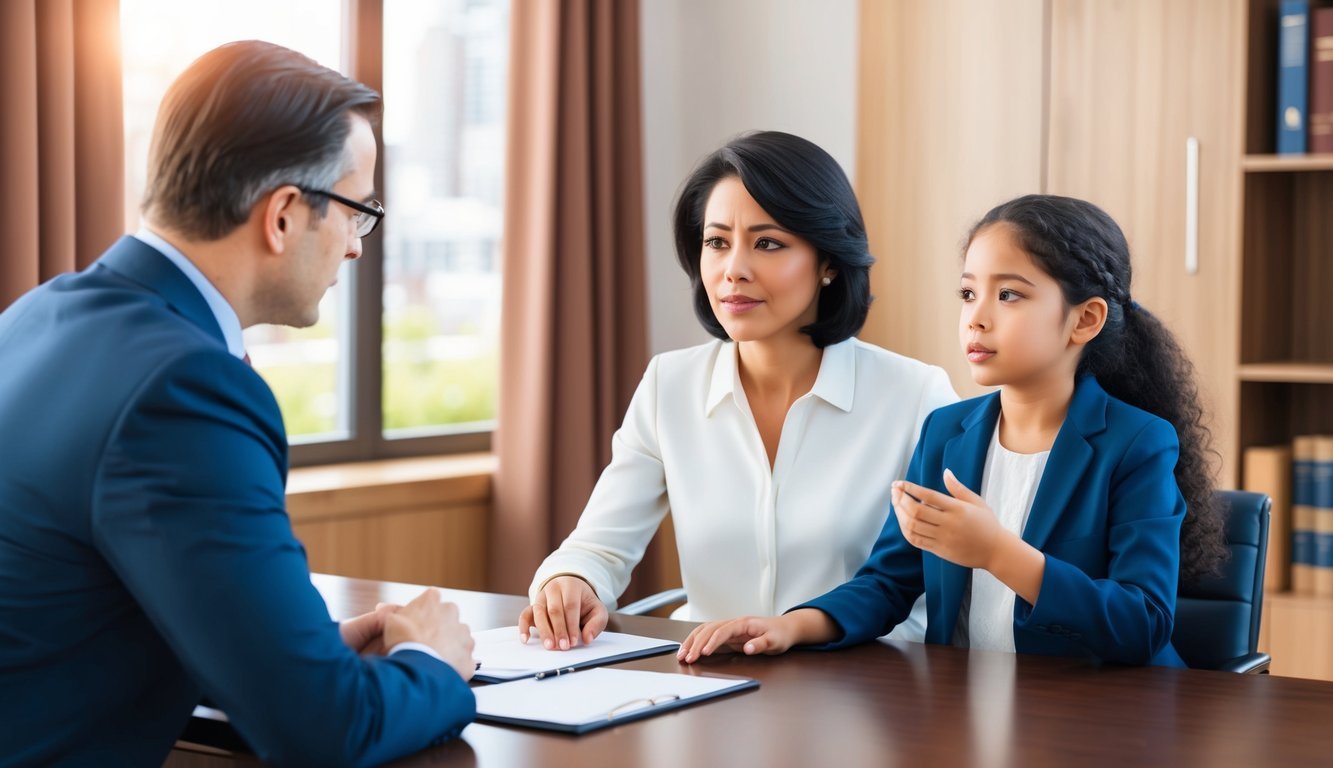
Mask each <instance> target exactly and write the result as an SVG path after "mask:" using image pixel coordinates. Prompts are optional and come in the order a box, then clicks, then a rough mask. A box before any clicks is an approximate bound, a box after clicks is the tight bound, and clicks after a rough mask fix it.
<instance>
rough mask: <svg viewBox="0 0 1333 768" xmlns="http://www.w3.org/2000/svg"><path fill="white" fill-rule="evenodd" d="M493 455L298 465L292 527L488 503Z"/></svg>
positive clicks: (292, 482)
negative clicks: (375, 514)
mask: <svg viewBox="0 0 1333 768" xmlns="http://www.w3.org/2000/svg"><path fill="white" fill-rule="evenodd" d="M495 466H496V459H495V456H494V455H493V454H490V453H467V454H456V455H452V456H426V457H417V458H410V459H385V460H382V461H367V462H356V463H351V464H326V465H322V466H310V467H297V468H294V469H292V470H291V471H290V472H289V474H288V478H287V512H288V514H289V515H290V516H291V519H292V522H293V523H308V522H317V521H324V520H336V519H340V518H349V517H365V516H366V515H367V514H374V513H375V512H376V511H379V510H384V511H402V510H404V509H410V508H414V507H422V506H430V507H435V508H439V507H442V506H449V507H452V506H469V505H489V504H490V499H491V480H492V477H493V476H494V475H495Z"/></svg>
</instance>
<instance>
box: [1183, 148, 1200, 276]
mask: <svg viewBox="0 0 1333 768" xmlns="http://www.w3.org/2000/svg"><path fill="white" fill-rule="evenodd" d="M1198 271H1199V140H1198V139H1196V138H1194V137H1193V136H1191V137H1189V138H1188V139H1185V272H1186V273H1188V274H1191V275H1193V274H1197V273H1198Z"/></svg>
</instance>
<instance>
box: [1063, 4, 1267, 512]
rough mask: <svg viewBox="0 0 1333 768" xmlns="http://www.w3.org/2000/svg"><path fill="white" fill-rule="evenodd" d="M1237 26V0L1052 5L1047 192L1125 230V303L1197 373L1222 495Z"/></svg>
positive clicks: (1233, 258)
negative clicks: (1130, 273)
mask: <svg viewBox="0 0 1333 768" xmlns="http://www.w3.org/2000/svg"><path fill="white" fill-rule="evenodd" d="M1244 30H1245V6H1244V3H1243V2H1238V1H1237V0H1173V1H1172V2H1168V3H1163V2H1160V0H1128V1H1126V2H1114V3H1108V2H1103V0H1054V1H1053V2H1052V3H1051V5H1050V78H1049V92H1050V97H1049V113H1048V114H1049V117H1048V120H1047V125H1048V131H1049V132H1048V140H1047V152H1046V158H1047V166H1046V191H1047V192H1049V193H1051V194H1058V195H1070V196H1072V197H1079V198H1083V199H1086V200H1089V201H1091V202H1093V203H1096V204H1097V205H1099V206H1101V207H1102V208H1103V209H1105V210H1106V212H1107V213H1109V214H1110V215H1111V217H1112V218H1114V219H1115V220H1116V221H1117V222H1118V223H1119V224H1120V226H1121V227H1122V228H1123V229H1124V231H1125V236H1126V237H1127V238H1128V240H1129V244H1130V252H1131V258H1132V263H1133V267H1134V285H1133V293H1134V297H1135V298H1136V300H1138V302H1139V303H1140V304H1142V305H1143V306H1144V307H1147V308H1148V309H1149V310H1150V311H1152V312H1153V313H1154V314H1155V315H1157V316H1158V317H1159V318H1160V319H1161V320H1162V321H1163V322H1164V323H1165V324H1166V325H1167V327H1169V328H1170V329H1171V330H1172V331H1173V332H1174V333H1175V335H1176V337H1177V339H1178V340H1179V341H1180V343H1181V345H1182V346H1183V347H1184V349H1185V351H1186V353H1187V354H1188V355H1189V357H1190V359H1191V360H1192V361H1193V362H1194V365H1195V366H1196V368H1197V371H1198V377H1197V378H1198V382H1199V385H1200V389H1201V390H1202V395H1203V397H1204V400H1205V404H1206V407H1207V409H1208V412H1209V413H1210V414H1211V415H1212V417H1213V418H1212V431H1213V438H1214V441H1215V447H1217V448H1218V449H1219V451H1220V453H1221V456H1222V457H1223V461H1222V465H1221V466H1220V467H1219V481H1220V482H1221V484H1222V485H1224V486H1228V487H1234V486H1235V484H1236V482H1237V478H1238V477H1239V475H1238V474H1237V471H1236V470H1237V467H1238V462H1237V455H1238V454H1237V452H1236V430H1237V425H1236V419H1235V418H1234V414H1235V413H1236V408H1237V390H1238V382H1237V380H1236V376H1235V371H1236V364H1237V354H1238V349H1239V341H1238V340H1239V335H1240V326H1239V324H1238V322H1237V312H1236V307H1237V306H1238V305H1239V282H1238V278H1239V271H1238V269H1237V248H1236V242H1237V236H1238V229H1239V228H1238V227H1237V226H1236V224H1237V219H1238V212H1239V210H1240V207H1239V200H1240V173H1239V171H1240V156H1241V132H1242V119H1241V118H1242V110H1241V99H1242V95H1243V92H1244V89H1243V76H1242V74H1243V67H1244V59H1243V57H1239V56H1237V55H1236V52H1237V51H1238V50H1241V44H1242V41H1243V39H1244ZM1191 144H1193V146H1195V147H1196V148H1197V154H1196V162H1194V163H1190V162H1189V153H1190V146H1191ZM1191 177H1192V178H1191ZM1191 189H1193V190H1194V192H1196V193H1197V194H1195V195H1191ZM1192 208H1193V210H1191V209H1192ZM1191 242H1193V243H1194V244H1195V245H1194V248H1195V253H1194V255H1192V256H1191V255H1190V254H1189V253H1187V246H1188V245H1189V244H1190V243H1191ZM1191 262H1192V263H1191Z"/></svg>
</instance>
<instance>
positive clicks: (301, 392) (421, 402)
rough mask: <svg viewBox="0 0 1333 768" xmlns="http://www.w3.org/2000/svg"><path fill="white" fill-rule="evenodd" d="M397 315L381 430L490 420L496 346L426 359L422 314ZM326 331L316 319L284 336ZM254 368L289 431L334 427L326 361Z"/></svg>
mask: <svg viewBox="0 0 1333 768" xmlns="http://www.w3.org/2000/svg"><path fill="white" fill-rule="evenodd" d="M397 315H398V316H397V317H395V318H394V319H392V320H391V321H386V322H385V324H384V383H383V393H382V395H383V402H384V413H383V417H384V429H385V430H396V429H410V428H419V427H432V426H440V425H450V424H463V423H468V422H477V421H489V420H492V419H494V418H495V399H496V392H497V388H498V386H499V383H498V380H497V376H498V369H499V365H498V361H497V360H496V356H495V352H494V351H493V350H492V351H488V352H487V353H486V354H483V355H482V356H479V357H472V358H461V359H442V360H440V359H437V360H432V359H430V358H429V357H428V356H427V353H426V347H427V345H428V344H429V343H430V339H431V338H432V337H433V336H434V335H435V328H434V323H433V321H432V318H431V317H430V314H429V312H428V311H427V310H426V309H425V308H422V307H413V308H410V309H408V310H406V311H403V312H401V313H397ZM464 330H466V329H464ZM332 335H333V329H332V328H331V327H328V326H326V325H325V324H324V323H320V324H319V325H316V326H314V327H312V328H308V329H304V330H301V331H295V332H294V335H293V336H292V337H291V338H293V339H298V338H303V339H310V338H329V337H331V336H332ZM261 373H262V374H263V376H264V378H265V379H266V380H267V381H268V383H269V386H270V387H271V388H272V389H273V393H274V394H275V395H276V396H277V398H278V405H279V406H280V407H281V408H282V415H283V420H284V421H285V422H286V425H287V434H288V436H289V437H300V436H303V435H314V434H321V433H328V432H332V431H333V430H334V429H335V427H336V426H337V425H336V421H335V418H336V407H337V406H336V403H337V400H336V397H337V395H336V392H335V388H336V386H337V372H336V369H335V366H334V364H333V363H318V364H309V363H307V364H301V365H281V366H269V367H266V368H264V369H263V370H262V371H261Z"/></svg>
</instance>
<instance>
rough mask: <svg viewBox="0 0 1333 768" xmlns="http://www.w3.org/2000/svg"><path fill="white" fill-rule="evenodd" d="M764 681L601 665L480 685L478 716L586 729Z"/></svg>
mask: <svg viewBox="0 0 1333 768" xmlns="http://www.w3.org/2000/svg"><path fill="white" fill-rule="evenodd" d="M758 687H759V681H758V680H754V679H752V678H748V677H732V676H724V675H682V674H679V673H676V672H648V671H644V670H638V669H607V668H604V667H599V668H596V669H587V670H583V671H579V672H575V673H573V674H564V675H561V676H559V677H550V678H546V679H544V680H539V679H535V678H527V679H524V680H514V681H511V682H507V683H499V684H496V685H487V686H482V687H479V688H474V689H473V690H472V692H473V693H474V694H476V697H477V720H478V722H486V723H497V724H502V725H516V726H521V727H524V728H539V729H542V730H548V731H558V732H561V733H572V734H582V733H589V732H591V731H597V730H600V729H602V728H609V727H611V726H613V725H622V724H624V723H632V722H634V721H636V720H643V719H645V718H649V717H655V716H657V715H661V714H666V713H667V712H672V711H675V710H677V709H681V708H683V707H688V706H691V705H693V704H697V703H699V702H703V701H708V700H711V699H715V698H718V697H721V696H728V695H731V694H734V693H740V692H742V691H748V690H753V689H756V688H758Z"/></svg>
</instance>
